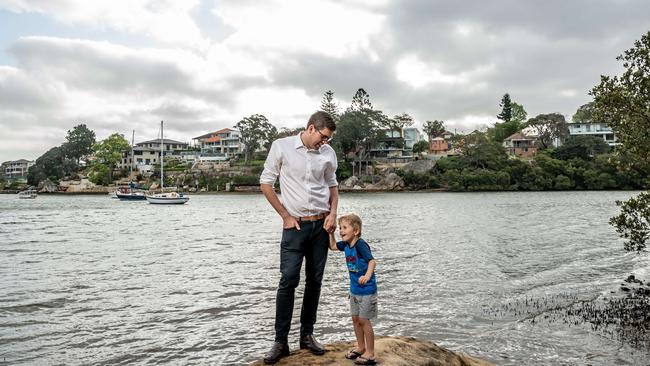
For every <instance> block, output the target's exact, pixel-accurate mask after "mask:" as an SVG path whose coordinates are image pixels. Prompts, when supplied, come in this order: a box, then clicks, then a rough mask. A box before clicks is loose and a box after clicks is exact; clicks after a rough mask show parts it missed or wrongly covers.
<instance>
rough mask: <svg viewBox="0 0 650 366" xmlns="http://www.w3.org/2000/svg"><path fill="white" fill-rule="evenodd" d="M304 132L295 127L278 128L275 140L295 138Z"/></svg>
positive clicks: (302, 128)
mask: <svg viewBox="0 0 650 366" xmlns="http://www.w3.org/2000/svg"><path fill="white" fill-rule="evenodd" d="M304 130H305V128H304V127H296V128H289V127H280V131H278V134H277V135H276V136H275V138H276V139H279V138H282V137H288V136H295V135H297V134H299V133H300V132H302V131H304Z"/></svg>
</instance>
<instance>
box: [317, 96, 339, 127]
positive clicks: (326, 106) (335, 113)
mask: <svg viewBox="0 0 650 366" xmlns="http://www.w3.org/2000/svg"><path fill="white" fill-rule="evenodd" d="M320 109H321V110H322V111H324V112H327V114H329V115H330V116H331V117H332V118H333V119H334V122H338V120H339V118H341V112H340V108H339V106H338V104H336V102H334V92H333V91H331V90H328V91H326V92H325V94H323V99H322V100H321V102H320Z"/></svg>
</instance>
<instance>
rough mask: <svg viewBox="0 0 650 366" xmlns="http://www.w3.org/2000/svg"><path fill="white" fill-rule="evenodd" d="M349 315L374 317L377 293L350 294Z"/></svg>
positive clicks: (375, 315) (375, 314)
mask: <svg viewBox="0 0 650 366" xmlns="http://www.w3.org/2000/svg"><path fill="white" fill-rule="evenodd" d="M350 315H352V316H358V317H359V318H364V319H376V318H377V293H374V294H372V295H354V294H350Z"/></svg>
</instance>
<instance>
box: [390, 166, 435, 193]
mask: <svg viewBox="0 0 650 366" xmlns="http://www.w3.org/2000/svg"><path fill="white" fill-rule="evenodd" d="M396 174H397V175H399V176H400V177H402V180H404V185H405V186H406V187H408V188H411V189H429V188H438V187H440V182H439V180H438V177H437V176H434V175H431V174H426V173H416V172H413V171H410V170H402V169H398V170H397V172H396Z"/></svg>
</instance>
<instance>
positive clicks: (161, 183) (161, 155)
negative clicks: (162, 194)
mask: <svg viewBox="0 0 650 366" xmlns="http://www.w3.org/2000/svg"><path fill="white" fill-rule="evenodd" d="M163 136H164V135H163V121H160V189H161V190H162V189H163V188H164V187H165V176H164V175H163V154H164V153H165V152H164V151H163Z"/></svg>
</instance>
